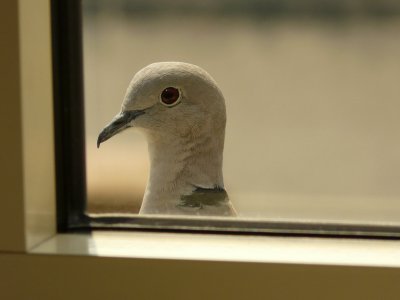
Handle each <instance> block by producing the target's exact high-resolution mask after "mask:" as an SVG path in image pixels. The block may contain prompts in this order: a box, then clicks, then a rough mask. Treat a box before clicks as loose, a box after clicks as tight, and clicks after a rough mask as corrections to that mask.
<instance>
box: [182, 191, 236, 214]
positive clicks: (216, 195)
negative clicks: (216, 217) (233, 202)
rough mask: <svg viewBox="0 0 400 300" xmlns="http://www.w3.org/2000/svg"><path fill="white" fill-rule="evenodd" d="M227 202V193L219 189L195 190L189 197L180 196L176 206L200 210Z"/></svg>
mask: <svg viewBox="0 0 400 300" xmlns="http://www.w3.org/2000/svg"><path fill="white" fill-rule="evenodd" d="M228 201H229V198H228V194H227V192H226V191H225V190H224V189H223V188H220V187H216V188H213V189H205V188H200V187H198V188H196V189H195V190H194V191H193V193H192V194H190V195H182V196H181V203H180V204H179V205H178V206H181V207H192V208H198V209H201V208H203V207H204V206H205V205H207V206H220V205H222V204H223V203H227V202H228Z"/></svg>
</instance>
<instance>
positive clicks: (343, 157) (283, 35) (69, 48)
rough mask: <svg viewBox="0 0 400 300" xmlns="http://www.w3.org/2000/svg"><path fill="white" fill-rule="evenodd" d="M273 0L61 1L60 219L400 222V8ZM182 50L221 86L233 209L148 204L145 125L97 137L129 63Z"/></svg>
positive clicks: (230, 227) (132, 66) (218, 226)
mask: <svg viewBox="0 0 400 300" xmlns="http://www.w3.org/2000/svg"><path fill="white" fill-rule="evenodd" d="M268 3H270V2H268V1H266V2H265V4H259V2H252V1H246V2H234V3H229V5H228V4H227V3H225V2H221V3H217V4H215V3H209V4H207V3H205V4H202V5H201V6H200V5H197V4H195V3H192V4H180V3H179V2H177V3H175V4H168V5H167V4H163V3H158V2H157V1H150V2H148V1H114V2H98V1H89V0H84V1H83V23H82V24H81V23H80V18H79V11H80V9H81V7H80V6H79V4H78V3H77V2H75V1H73V3H72V2H71V3H69V4H56V5H55V6H54V10H55V13H56V16H57V17H56V18H55V22H58V23H57V25H58V28H59V30H60V31H59V32H55V41H56V43H55V48H54V49H55V53H56V54H59V53H61V54H59V55H56V56H55V57H56V60H57V64H56V71H57V74H59V76H61V78H60V77H59V78H56V82H57V83H56V91H58V93H57V95H58V99H59V101H56V103H57V105H58V106H57V107H56V115H57V128H58V130H59V132H58V135H57V136H58V137H59V141H58V159H59V164H58V168H59V169H58V178H63V179H60V180H59V189H60V191H62V192H60V193H59V199H60V204H59V211H60V224H61V225H60V228H61V229H63V228H64V229H66V228H71V227H87V226H92V227H107V226H117V225H118V226H125V227H139V228H157V229H182V228H186V229H194V230H205V229H207V230H221V231H246V232H270V233H285V234H345V235H366V236H368V235H369V236H398V235H399V232H400V230H399V227H398V226H399V222H400V219H399V215H400V214H399V212H400V206H399V204H398V203H399V201H398V199H399V197H400V186H399V185H398V183H397V178H398V177H399V175H400V174H399V172H400V168H399V167H400V156H399V155H398V153H399V151H398V150H399V147H400V140H399V139H398V137H399V136H400V132H399V130H400V129H399V128H400V126H398V125H399V120H398V117H397V113H396V112H397V111H398V108H399V107H398V106H399V104H398V101H397V98H398V96H399V95H400V90H399V87H398V85H397V81H396V80H397V78H398V77H399V75H400V74H399V70H400V65H399V60H398V59H397V53H399V50H400V49H399V48H400V43H399V42H398V41H397V40H398V39H396V38H395V37H396V34H397V31H398V30H399V29H400V28H399V17H398V15H399V12H400V10H399V9H400V8H399V7H397V6H395V4H389V3H384V2H379V3H378V1H376V3H375V2H374V3H373V4H364V5H361V4H360V6H359V7H355V6H349V5H347V4H346V3H347V2H343V3H342V2H338V3H336V4H334V5H333V4H332V5H331V6H329V7H328V6H320V5H319V4H317V3H314V4H312V3H309V4H303V5H300V4H299V6H297V7H295V6H294V4H291V2H282V3H284V4H282V5H280V6H275V5H272V4H268ZM271 3H272V2H271ZM371 3H372V2H371ZM57 5H59V6H57ZM62 5H65V7H63V13H62V14H60V13H58V12H59V11H60V9H61V6H62ZM81 25H82V26H83V39H82V40H83V45H82V44H81V41H82V40H81V35H80V32H81V31H80V30H81ZM193 37H196V38H193ZM81 47H82V48H81ZM81 49H83V56H81V52H80V51H81ZM82 57H83V60H82ZM171 60H172V61H187V62H191V63H194V64H197V65H200V66H201V67H203V68H204V69H206V70H207V71H208V72H209V73H210V74H211V75H212V76H213V77H214V78H215V79H216V81H217V82H218V84H219V87H220V88H221V90H222V92H223V94H224V96H225V100H226V106H227V118H228V122H227V130H226V140H225V151H224V179H225V187H226V189H227V191H228V194H229V197H230V199H231V201H232V202H233V204H234V205H235V207H236V209H237V211H238V213H239V216H238V217H237V218H234V219H229V218H197V217H196V218H186V217H185V218H181V217H179V216H174V217H172V216H171V217H169V216H140V215H139V216H138V215H136V213H137V212H138V209H139V207H140V202H141V199H142V197H143V193H144V187H145V183H146V179H147V173H148V168H149V167H148V162H147V161H148V158H147V148H146V143H145V140H144V138H143V137H142V136H141V135H140V134H138V133H135V132H134V131H130V132H126V133H124V134H121V135H118V136H117V137H115V138H114V139H113V140H112V141H110V142H107V145H106V146H105V147H102V148H101V149H100V150H98V149H96V139H97V135H98V133H99V131H100V130H101V128H102V127H103V126H104V125H105V124H106V123H107V122H108V121H109V120H110V119H111V118H112V117H113V116H114V115H115V114H116V113H117V112H118V111H119V107H120V104H121V101H122V99H123V96H124V91H125V89H126V87H127V86H128V84H129V81H130V80H131V78H132V76H133V75H134V73H136V72H137V71H138V70H139V69H140V68H142V67H144V66H145V65H147V64H149V63H152V62H154V61H171ZM82 67H84V68H83V69H84V76H82ZM60 79H61V80H60ZM58 82H59V83H58ZM58 84H59V86H57V85H58ZM83 90H84V93H85V95H84V96H85V97H84V102H82V101H83ZM83 103H84V106H85V116H84V115H83ZM84 120H85V121H84ZM84 124H85V128H86V131H85V136H83V133H84V131H82V128H84V126H83V125H84ZM85 140H86V143H85V142H84V141H85ZM84 149H86V163H87V164H86V167H87V168H86V169H87V173H86V174H87V186H86V184H85V171H84V169H85V168H84V166H85V155H84ZM115 174H118V176H115ZM86 192H87V195H88V197H87V206H86V205H85V199H86ZM87 212H88V214H87Z"/></svg>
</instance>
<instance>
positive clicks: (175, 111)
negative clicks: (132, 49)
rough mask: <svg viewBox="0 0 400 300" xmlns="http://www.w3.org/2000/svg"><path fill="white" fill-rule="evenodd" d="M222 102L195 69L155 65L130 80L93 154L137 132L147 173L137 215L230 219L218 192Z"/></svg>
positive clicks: (212, 82)
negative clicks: (146, 160) (147, 163)
mask: <svg viewBox="0 0 400 300" xmlns="http://www.w3.org/2000/svg"><path fill="white" fill-rule="evenodd" d="M225 127H226V107H225V99H224V96H223V94H222V92H221V90H220V89H219V88H218V86H217V83H216V81H215V80H214V79H213V78H212V77H211V75H209V74H208V73H207V72H206V71H205V70H204V69H202V68H200V67H199V66H196V65H193V64H189V63H184V62H157V63H152V64H150V65H148V66H146V67H144V68H143V69H141V70H139V71H138V72H137V73H136V74H135V75H134V77H133V79H132V80H131V82H130V84H129V86H128V88H127V90H126V93H125V96H124V99H123V102H122V106H121V110H120V112H119V113H118V114H117V115H116V116H115V117H114V118H113V119H112V121H111V122H110V123H109V124H108V125H106V126H105V127H104V129H103V130H102V131H101V132H100V134H99V136H98V140H97V148H99V147H100V144H101V143H103V142H105V141H106V140H108V139H110V138H111V137H112V136H114V135H116V134H118V133H120V132H122V131H124V130H125V129H127V128H137V129H139V130H140V131H142V132H143V133H144V135H145V137H146V140H147V143H148V151H149V159H150V172H149V177H148V181H147V186H146V190H145V193H144V196H143V201H142V205H141V208H140V211H139V214H140V215H143V214H145V215H147V214H158V215H190V216H225V217H231V216H232V217H234V216H236V215H237V214H236V211H235V208H234V207H233V204H232V202H231V201H230V199H229V196H228V194H227V192H226V190H225V188H224V180H223V172H222V164H223V150H224V139H225Z"/></svg>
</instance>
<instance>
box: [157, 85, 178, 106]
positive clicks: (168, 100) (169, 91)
mask: <svg viewBox="0 0 400 300" xmlns="http://www.w3.org/2000/svg"><path fill="white" fill-rule="evenodd" d="M178 98H179V91H178V90H177V89H176V88H173V87H169V88H166V89H165V90H163V92H162V94H161V100H162V102H164V103H165V104H173V103H174V102H175V101H176V100H178Z"/></svg>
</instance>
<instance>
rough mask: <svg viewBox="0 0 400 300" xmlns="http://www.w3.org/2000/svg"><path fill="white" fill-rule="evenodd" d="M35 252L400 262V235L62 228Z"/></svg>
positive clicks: (327, 262) (377, 264) (382, 264)
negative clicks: (83, 230)
mask: <svg viewBox="0 0 400 300" xmlns="http://www.w3.org/2000/svg"><path fill="white" fill-rule="evenodd" d="M30 253H32V254H49V255H57V254H60V255H81V256H82V255H83V256H97V257H120V258H121V257H124V258H141V259H165V260H197V261H229V262H255V263H281V264H312V265H336V266H370V267H371V266H372V267H396V268H398V267H400V241H398V240H396V241H394V240H371V239H368V240H367V239H339V238H335V239H331V238H329V239H328V238H304V237H272V236H245V235H221V234H186V233H179V234H177V233H155V232H151V233H149V232H123V231H122V232H121V231H119V232H118V231H113V232H111V231H95V232H93V233H84V234H58V235H56V236H54V237H52V238H50V239H49V240H47V241H45V242H43V243H42V244H40V245H38V246H37V247H35V248H33V249H32V250H31V251H30Z"/></svg>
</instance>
